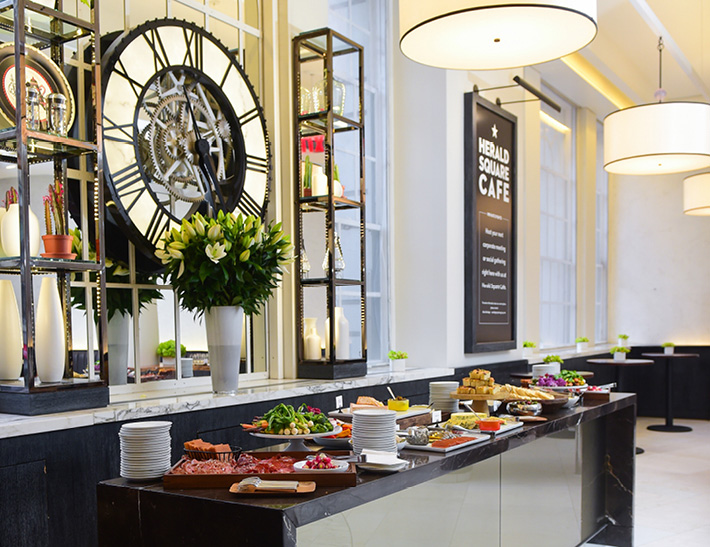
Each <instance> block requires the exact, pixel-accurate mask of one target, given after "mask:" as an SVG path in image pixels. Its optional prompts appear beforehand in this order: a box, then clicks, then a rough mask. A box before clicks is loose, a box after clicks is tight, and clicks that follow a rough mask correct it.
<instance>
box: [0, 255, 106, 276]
mask: <svg viewBox="0 0 710 547" xmlns="http://www.w3.org/2000/svg"><path fill="white" fill-rule="evenodd" d="M30 268H31V269H32V272H33V273H41V272H56V271H61V270H64V271H73V272H98V271H99V270H100V269H101V265H100V264H99V263H97V262H95V261H93V260H65V259H59V258H43V257H41V256H33V257H30ZM19 269H20V257H19V256H4V257H2V258H0V272H2V273H19Z"/></svg>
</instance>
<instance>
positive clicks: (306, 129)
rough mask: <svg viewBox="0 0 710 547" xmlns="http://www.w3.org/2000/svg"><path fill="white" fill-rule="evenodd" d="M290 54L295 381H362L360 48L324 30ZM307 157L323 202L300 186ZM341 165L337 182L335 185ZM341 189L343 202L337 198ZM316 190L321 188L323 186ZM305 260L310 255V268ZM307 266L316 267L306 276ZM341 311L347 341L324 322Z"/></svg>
mask: <svg viewBox="0 0 710 547" xmlns="http://www.w3.org/2000/svg"><path fill="white" fill-rule="evenodd" d="M293 52H294V74H295V78H294V93H293V96H294V119H295V127H294V130H295V135H294V142H295V143H296V153H295V159H296V166H295V173H296V180H295V193H294V196H295V208H296V229H297V237H296V242H295V244H296V271H298V272H299V276H298V277H297V279H298V281H297V290H296V294H297V320H296V324H297V336H296V340H297V350H296V351H297V356H298V364H297V374H298V377H299V378H322V379H335V378H350V377H355V376H364V375H365V374H366V373H367V336H366V321H365V320H366V287H365V236H364V234H365V169H364V151H365V142H364V137H365V136H364V132H365V128H364V125H363V97H364V84H363V82H364V80H363V61H364V54H363V48H362V47H361V46H359V45H358V44H356V43H355V42H353V41H352V40H349V39H348V38H346V37H344V36H342V35H341V34H339V33H337V32H335V31H333V30H331V29H327V28H324V29H319V30H315V31H312V32H307V33H303V34H300V35H299V36H297V37H295V38H294V40H293ZM336 95H337V96H336ZM313 143H318V144H317V146H315V147H313V148H314V149H317V150H318V151H308V152H307V151H306V150H309V149H310V148H311V144H313ZM321 144H322V147H321V146H320V145H321ZM346 151H347V152H346ZM306 156H308V159H309V161H312V162H313V164H314V165H318V166H319V168H320V169H322V173H323V176H325V177H327V184H326V187H327V190H325V191H324V192H322V195H311V194H312V192H313V191H315V186H313V185H312V184H310V182H312V181H309V182H308V183H307V184H306V185H304V174H305V171H306V170H305V168H304V162H305V160H306ZM348 159H349V160H350V161H349V162H348V161H347V160H348ZM339 161H340V167H341V169H340V173H339V175H340V180H339V181H336V177H335V175H336V172H337V170H336V165H337V164H338V162H339ZM320 169H319V171H320ZM319 176H320V174H319ZM341 183H342V186H343V195H342V196H341V195H339V194H340V191H339V190H340V187H341ZM306 188H308V190H307V189H306ZM321 189H324V188H323V187H322V186H321ZM336 194H337V195H336ZM338 226H340V227H341V228H343V229H348V232H349V233H348V236H349V237H345V234H343V233H341V234H340V235H341V236H343V237H341V238H340V240H342V241H343V246H342V249H343V251H342V252H341V246H340V240H339V237H338V235H337V233H336V227H338ZM348 227H349V228H348ZM314 242H315V244H314ZM319 243H320V244H321V245H322V246H321V245H319ZM316 248H320V249H324V252H325V255H326V256H325V258H324V260H323V264H324V265H325V267H323V268H321V267H320V266H319V265H320V264H321V260H320V258H321V256H323V255H320V253H316V251H315V249H316ZM306 249H309V250H308V251H306ZM307 252H308V253H311V256H310V257H309V258H308V262H306V257H307V254H306V253H307ZM336 253H340V254H341V255H343V256H337V255H336ZM345 257H347V258H348V259H347V260H345ZM336 258H342V259H343V260H342V261H338V264H340V266H341V267H342V272H338V271H336ZM307 263H309V264H313V265H315V266H317V267H316V268H313V269H312V270H310V271H305V270H304V267H305V266H306V264H307ZM321 271H322V274H321ZM336 310H337V311H336ZM341 310H342V314H343V315H344V317H345V318H346V320H347V324H348V326H347V331H348V332H347V334H345V335H344V334H343V333H341V332H340V327H338V326H337V324H340V325H341V326H342V325H343V322H342V321H340V322H336V320H335V319H334V320H332V321H330V319H329V318H335V317H336V314H339V313H340V311H341ZM306 318H309V319H310V321H311V322H314V323H315V324H316V329H317V331H318V335H319V336H320V339H321V340H322V341H324V343H323V344H322V346H324V347H323V350H322V351H321V352H318V353H319V354H320V355H319V356H320V358H314V357H315V356H314V354H313V352H310V354H309V355H307V353H308V352H307V350H306V348H305V343H306V335H307V334H308V333H305V332H304V325H305V323H306ZM343 328H345V327H343ZM342 336H347V339H345V338H341V337H342ZM344 340H346V341H345V342H344ZM348 342H349V343H348ZM336 350H337V351H336ZM307 357H310V358H307Z"/></svg>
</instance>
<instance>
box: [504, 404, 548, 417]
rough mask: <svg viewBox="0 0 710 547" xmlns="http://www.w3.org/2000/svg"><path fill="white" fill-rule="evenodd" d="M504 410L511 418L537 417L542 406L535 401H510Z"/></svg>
mask: <svg viewBox="0 0 710 547" xmlns="http://www.w3.org/2000/svg"><path fill="white" fill-rule="evenodd" d="M505 408H506V410H507V411H508V413H509V414H512V415H513V416H538V415H539V414H540V413H541V412H542V405H541V404H540V403H538V402H535V401H511V402H509V403H508V404H507V405H506V407H505Z"/></svg>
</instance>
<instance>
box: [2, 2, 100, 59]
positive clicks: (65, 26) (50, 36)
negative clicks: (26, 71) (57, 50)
mask: <svg viewBox="0 0 710 547" xmlns="http://www.w3.org/2000/svg"><path fill="white" fill-rule="evenodd" d="M25 7H26V8H27V10H26V11H25V19H26V20H27V22H28V24H27V25H26V27H25V43H26V44H29V45H31V46H34V47H36V48H38V49H44V48H47V47H49V46H51V45H52V42H54V43H62V42H69V41H71V40H75V39H77V38H81V37H82V36H88V35H89V34H91V33H92V32H93V28H94V24H93V23H91V22H90V21H85V20H83V19H80V18H78V17H75V16H73V15H69V14H67V13H63V12H61V11H57V10H54V9H52V8H49V7H47V6H43V5H42V4H38V3H35V2H25ZM14 8H15V5H14V2H13V1H12V0H4V1H3V2H0V42H14V40H15V38H14V34H13V27H14V21H15V9H14Z"/></svg>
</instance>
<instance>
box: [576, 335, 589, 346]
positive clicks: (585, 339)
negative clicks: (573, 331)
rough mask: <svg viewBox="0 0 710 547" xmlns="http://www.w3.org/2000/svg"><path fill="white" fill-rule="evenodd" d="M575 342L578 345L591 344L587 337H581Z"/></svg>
mask: <svg viewBox="0 0 710 547" xmlns="http://www.w3.org/2000/svg"><path fill="white" fill-rule="evenodd" d="M574 341H575V343H576V344H581V343H583V342H589V338H587V337H586V336H580V337H579V338H575V340H574Z"/></svg>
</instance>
